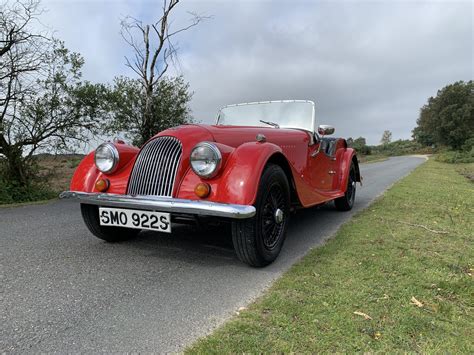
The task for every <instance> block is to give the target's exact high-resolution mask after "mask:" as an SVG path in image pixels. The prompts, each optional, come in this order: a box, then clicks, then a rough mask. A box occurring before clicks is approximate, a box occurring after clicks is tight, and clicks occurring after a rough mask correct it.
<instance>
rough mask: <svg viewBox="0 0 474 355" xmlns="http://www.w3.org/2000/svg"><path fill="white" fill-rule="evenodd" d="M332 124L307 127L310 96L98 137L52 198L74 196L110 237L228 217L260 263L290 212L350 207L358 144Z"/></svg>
mask: <svg viewBox="0 0 474 355" xmlns="http://www.w3.org/2000/svg"><path fill="white" fill-rule="evenodd" d="M332 133H334V128H333V127H331V126H328V125H320V126H319V127H318V128H317V130H316V129H315V109H314V103H313V102H311V101H303V100H284V101H267V102H254V103H245V104H238V105H229V106H225V107H224V108H222V109H221V110H220V111H219V114H218V116H217V121H216V124H215V125H202V124H189V125H183V126H179V127H174V128H170V129H167V130H165V131H163V132H160V133H158V134H157V135H156V136H154V137H153V138H151V139H150V140H149V141H148V142H147V143H146V144H144V145H143V147H142V148H141V149H138V148H136V147H133V146H130V145H126V144H124V142H122V141H118V140H115V141H114V142H108V143H104V144H101V145H100V146H99V147H98V148H97V149H96V150H95V152H92V153H90V154H89V155H88V156H86V157H85V158H84V160H83V161H82V162H81V163H80V165H79V167H78V168H77V170H76V172H75V173H74V177H73V179H72V182H71V190H70V191H65V192H63V193H62V194H61V196H60V197H61V198H67V199H76V200H77V201H79V202H80V204H81V211H82V217H83V219H84V222H85V224H86V226H87V227H88V228H89V230H90V231H91V232H92V233H93V234H94V235H95V236H97V237H98V238H101V239H103V240H106V241H108V242H116V241H122V240H125V239H128V238H132V237H133V236H135V235H136V234H137V233H138V232H139V231H140V230H142V229H149V230H154V231H160V232H168V233H170V232H171V230H172V227H173V226H172V222H173V223H186V222H189V221H197V222H202V221H203V220H206V219H209V218H210V219H219V221H224V222H229V223H231V225H232V241H233V244H234V248H235V251H236V253H237V256H238V258H239V259H240V260H242V261H243V262H245V263H247V264H249V265H252V266H257V267H261V266H265V265H268V264H269V263H271V262H272V261H274V260H275V259H276V257H277V256H278V254H279V253H280V250H281V248H282V245H283V242H284V240H285V234H286V231H287V228H288V223H289V220H290V214H291V212H292V211H294V210H296V209H298V208H301V207H310V206H315V205H319V204H324V203H326V202H328V201H332V200H333V201H334V202H335V206H336V208H337V209H338V210H341V211H348V210H350V209H351V208H352V206H353V204H354V199H355V193H356V182H360V181H361V176H360V172H359V165H358V161H357V157H356V152H355V151H354V150H353V149H351V148H348V147H347V143H346V141H345V139H342V138H327V137H326V136H327V135H330V134H332Z"/></svg>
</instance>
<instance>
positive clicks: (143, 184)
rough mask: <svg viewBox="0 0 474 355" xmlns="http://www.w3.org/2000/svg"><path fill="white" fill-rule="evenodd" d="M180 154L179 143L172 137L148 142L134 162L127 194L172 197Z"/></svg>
mask: <svg viewBox="0 0 474 355" xmlns="http://www.w3.org/2000/svg"><path fill="white" fill-rule="evenodd" d="M182 152H183V149H182V145H181V142H180V141H179V140H178V139H176V138H174V137H170V136H162V137H158V138H155V139H153V140H152V141H150V142H148V143H147V144H146V145H145V146H144V147H143V148H142V150H141V151H140V153H139V155H138V157H137V159H136V161H135V165H134V167H133V170H132V173H131V175H130V181H129V184H128V190H127V193H128V194H129V195H145V196H146V195H148V196H164V197H173V196H172V195H173V188H174V183H175V180H176V173H177V171H178V167H179V164H180V162H181V155H182Z"/></svg>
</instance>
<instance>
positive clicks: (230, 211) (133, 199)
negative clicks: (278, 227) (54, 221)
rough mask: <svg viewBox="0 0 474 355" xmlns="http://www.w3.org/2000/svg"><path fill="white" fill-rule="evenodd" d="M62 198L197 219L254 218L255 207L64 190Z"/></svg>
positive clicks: (60, 196)
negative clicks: (188, 215)
mask: <svg viewBox="0 0 474 355" xmlns="http://www.w3.org/2000/svg"><path fill="white" fill-rule="evenodd" d="M59 198H61V199H73V200H78V201H79V202H81V203H85V204H90V205H99V206H107V207H118V208H136V209H140V210H148V211H159V212H171V213H173V212H174V213H185V214H192V215H200V216H215V217H227V218H234V219H245V218H250V217H253V216H254V215H255V207H254V206H248V205H233V204H227V203H217V202H210V201H195V200H184V199H178V198H171V197H159V196H131V195H117V194H107V193H88V192H79V191H64V192H62V193H61V194H60V195H59Z"/></svg>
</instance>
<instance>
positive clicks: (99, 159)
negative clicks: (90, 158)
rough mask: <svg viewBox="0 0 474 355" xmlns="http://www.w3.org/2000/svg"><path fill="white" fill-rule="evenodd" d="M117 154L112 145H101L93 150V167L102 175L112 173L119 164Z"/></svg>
mask: <svg viewBox="0 0 474 355" xmlns="http://www.w3.org/2000/svg"><path fill="white" fill-rule="evenodd" d="M119 157H120V156H119V152H118V150H117V148H116V147H115V145H113V144H112V143H103V144H101V145H99V146H98V147H97V149H96V150H95V165H96V166H97V169H99V170H100V171H102V172H103V173H106V174H107V173H113V172H114V171H115V169H116V168H117V166H118V163H119Z"/></svg>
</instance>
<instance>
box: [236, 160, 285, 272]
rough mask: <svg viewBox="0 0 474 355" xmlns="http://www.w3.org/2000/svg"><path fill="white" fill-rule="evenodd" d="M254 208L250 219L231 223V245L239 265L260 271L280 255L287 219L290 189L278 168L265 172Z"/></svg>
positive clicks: (280, 169) (273, 167)
mask: <svg viewBox="0 0 474 355" xmlns="http://www.w3.org/2000/svg"><path fill="white" fill-rule="evenodd" d="M255 208H256V210H257V213H256V215H255V216H254V217H252V218H249V219H244V220H236V221H234V222H232V242H233V244H234V248H235V251H236V253H237V257H238V258H239V259H240V260H241V261H243V262H244V263H246V264H249V265H251V266H256V267H262V266H266V265H268V264H270V263H271V262H273V261H274V260H275V259H276V258H277V256H278V254H280V250H281V248H282V246H283V242H284V240H285V236H286V230H287V228H288V222H289V217H290V188H289V185H288V180H287V178H286V175H285V173H284V172H283V170H282V168H281V167H279V166H278V165H274V164H269V165H268V166H267V167H266V168H265V171H264V172H263V175H262V178H261V179H260V184H259V189H258V193H257V199H256V203H255Z"/></svg>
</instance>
